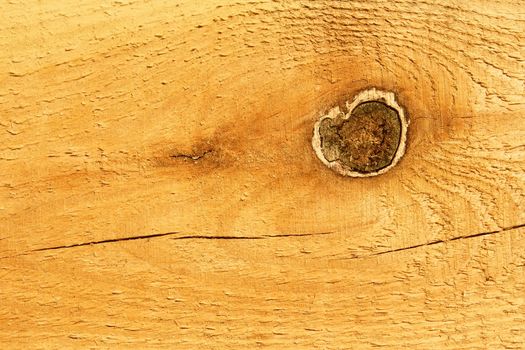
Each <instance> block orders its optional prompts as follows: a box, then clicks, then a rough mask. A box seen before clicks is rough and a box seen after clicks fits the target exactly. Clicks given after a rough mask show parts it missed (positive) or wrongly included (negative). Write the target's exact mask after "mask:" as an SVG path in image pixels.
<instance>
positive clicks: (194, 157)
mask: <svg viewBox="0 0 525 350" xmlns="http://www.w3.org/2000/svg"><path fill="white" fill-rule="evenodd" d="M211 152H213V150H212V149H209V150H207V151H204V152H203V153H200V154H185V153H178V154H173V155H171V156H170V158H182V159H189V160H199V159H201V158H203V157H205V156H206V155H207V154H209V153H211Z"/></svg>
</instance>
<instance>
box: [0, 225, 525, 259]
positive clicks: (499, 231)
mask: <svg viewBox="0 0 525 350" xmlns="http://www.w3.org/2000/svg"><path fill="white" fill-rule="evenodd" d="M520 228H525V224H520V225H514V226H509V227H505V228H502V229H500V230H496V231H488V232H480V233H474V234H471V235H465V236H458V237H453V238H450V239H447V240H435V241H430V242H426V243H421V244H416V245H411V246H407V247H401V248H396V249H390V250H386V251H382V252H378V253H372V254H368V255H360V256H353V257H350V258H348V259H350V260H355V259H366V258H370V257H374V256H379V255H385V254H390V253H397V252H402V251H406V250H412V249H417V248H421V247H428V246H432V245H436V244H444V243H448V242H453V241H458V240H463V239H469V238H476V237H483V236H489V235H494V234H498V233H503V232H507V231H511V230H516V229H520ZM333 233H335V232H333V231H330V232H315V233H297V234H293V233H286V234H274V235H261V236H206V235H186V236H177V237H173V238H172V239H174V240H179V239H180V240H182V239H203V240H213V239H220V240H258V239H270V238H293V237H308V236H322V235H330V234H333ZM178 234H180V232H165V233H156V234H151V235H143V236H133V237H123V238H114V239H105V240H101V241H93V242H83V243H76V244H70V245H61V246H54V247H47V248H38V249H33V250H31V251H30V252H41V251H50V250H61V249H69V248H76V247H83V246H90V245H98V244H106V243H116V242H125V241H135V240H141V239H150V238H157V237H165V236H174V235H178ZM2 258H8V257H2Z"/></svg>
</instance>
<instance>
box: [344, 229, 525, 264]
mask: <svg viewBox="0 0 525 350" xmlns="http://www.w3.org/2000/svg"><path fill="white" fill-rule="evenodd" d="M524 227H525V224H521V225H514V226H510V227H505V228H502V229H501V230H496V231H488V232H480V233H474V234H471V235H465V236H458V237H453V238H450V239H447V240H441V239H440V240H435V241H430V242H427V243H421V244H416V245H412V246H408V247H402V248H396V249H391V250H386V251H383V252H379V253H373V254H369V255H364V256H357V257H354V258H353V259H362V258H368V257H372V256H378V255H385V254H390V253H397V252H402V251H405V250H411V249H416V248H421V247H427V246H431V245H435V244H442V243H448V242H453V241H458V240H462V239H469V238H476V237H483V236H489V235H494V234H498V233H502V232H506V231H511V230H516V229H519V228H524Z"/></svg>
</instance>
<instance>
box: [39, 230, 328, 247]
mask: <svg viewBox="0 0 525 350" xmlns="http://www.w3.org/2000/svg"><path fill="white" fill-rule="evenodd" d="M332 233H333V232H316V233H297V234H293V233H286V234H275V235H261V236H205V235H188V236H178V237H174V238H172V239H174V240H177V239H209V240H211V239H224V240H228V239H230V240H255V239H268V238H286V237H305V236H320V235H329V234H332ZM177 234H180V232H166V233H156V234H151V235H143V236H133V237H123V238H113V239H105V240H101V241H92V242H83V243H76V244H70V245H61V246H55V247H48V248H38V249H33V250H31V251H32V252H41V251H48V250H59V249H69V248H77V247H83V246H90V245H98V244H106V243H116V242H125V241H135V240H141V239H149V238H157V237H165V236H173V235H177Z"/></svg>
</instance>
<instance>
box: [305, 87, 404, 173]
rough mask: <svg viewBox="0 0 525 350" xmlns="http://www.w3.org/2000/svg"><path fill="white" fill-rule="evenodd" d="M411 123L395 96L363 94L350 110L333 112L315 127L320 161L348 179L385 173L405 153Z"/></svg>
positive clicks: (350, 106) (314, 140)
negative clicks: (409, 123)
mask: <svg viewBox="0 0 525 350" xmlns="http://www.w3.org/2000/svg"><path fill="white" fill-rule="evenodd" d="M407 129H408V120H407V119H406V117H405V113H404V111H403V109H402V108H401V107H400V106H399V104H398V103H397V102H396V100H395V96H394V94H393V93H392V92H385V91H380V90H376V89H370V90H366V91H363V92H361V93H359V94H358V95H357V96H356V97H355V98H354V100H353V101H352V103H349V102H347V103H346V110H344V111H342V110H341V108H339V106H337V107H334V108H332V109H331V110H330V111H329V112H328V114H326V115H324V116H322V117H321V118H320V120H319V121H318V122H317V123H316V124H315V127H314V136H313V138H312V146H313V148H314V150H315V153H316V154H317V157H319V159H320V160H321V161H322V162H323V163H324V164H325V165H327V166H328V167H329V168H330V169H332V170H334V171H336V172H337V173H339V174H341V175H344V176H352V177H367V176H376V175H380V174H383V173H385V172H386V171H388V170H389V169H390V168H392V167H393V166H394V165H396V164H397V162H398V161H399V159H401V157H402V156H403V154H404V153H405V145H406V137H407Z"/></svg>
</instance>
